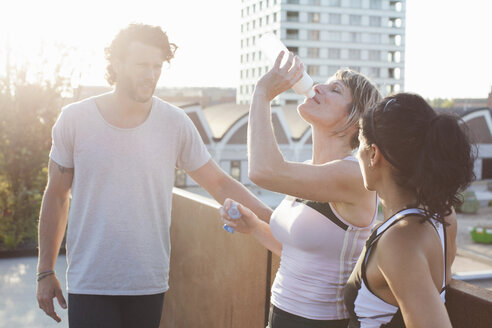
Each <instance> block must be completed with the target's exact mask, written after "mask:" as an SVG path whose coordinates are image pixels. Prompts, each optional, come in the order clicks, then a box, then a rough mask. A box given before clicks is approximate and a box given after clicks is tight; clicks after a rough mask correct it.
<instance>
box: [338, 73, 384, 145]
mask: <svg viewBox="0 0 492 328" xmlns="http://www.w3.org/2000/svg"><path fill="white" fill-rule="evenodd" d="M333 78H334V79H335V80H339V81H341V82H342V83H343V84H344V85H345V86H346V87H348V88H349V89H350V91H351V92H352V103H351V104H350V107H349V116H348V119H347V124H346V125H345V127H344V129H343V130H342V131H340V132H343V131H345V130H347V129H349V128H350V127H352V126H354V125H355V124H358V123H359V119H360V118H361V117H362V114H364V112H365V111H368V110H369V109H371V108H372V107H374V106H376V104H377V103H379V102H380V101H381V100H382V96H381V93H379V90H378V89H377V87H376V86H375V85H374V84H373V83H372V82H371V81H370V80H369V78H368V77H366V76H365V75H363V74H361V73H359V72H356V71H354V70H351V69H349V68H343V69H339V70H338V71H337V72H336V73H335V75H334V76H333ZM350 146H351V147H352V149H355V148H357V147H358V146H359V139H358V134H357V133H355V134H354V135H353V136H352V137H351V139H350Z"/></svg>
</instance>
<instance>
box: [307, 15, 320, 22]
mask: <svg viewBox="0 0 492 328" xmlns="http://www.w3.org/2000/svg"><path fill="white" fill-rule="evenodd" d="M308 21H309V23H316V24H317V23H319V21H320V15H319V13H308Z"/></svg>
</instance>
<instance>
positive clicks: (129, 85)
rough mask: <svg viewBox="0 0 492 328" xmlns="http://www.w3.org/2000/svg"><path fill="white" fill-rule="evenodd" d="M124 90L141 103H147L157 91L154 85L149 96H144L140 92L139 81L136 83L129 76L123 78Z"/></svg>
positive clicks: (122, 85) (122, 86)
mask: <svg viewBox="0 0 492 328" xmlns="http://www.w3.org/2000/svg"><path fill="white" fill-rule="evenodd" d="M120 85H121V88H122V91H123V92H124V94H125V95H127V96H128V98H130V99H133V100H134V101H136V102H139V103H146V102H147V101H149V100H150V99H151V98H152V96H153V95H154V91H155V85H153V86H152V92H151V93H150V95H149V96H142V95H139V93H138V86H139V84H138V83H134V82H133V80H132V79H129V78H123V80H122V81H121V83H120Z"/></svg>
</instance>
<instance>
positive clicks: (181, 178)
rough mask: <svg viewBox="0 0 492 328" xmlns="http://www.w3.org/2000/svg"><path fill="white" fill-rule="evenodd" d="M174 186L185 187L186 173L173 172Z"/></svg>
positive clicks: (178, 170) (179, 170)
mask: <svg viewBox="0 0 492 328" xmlns="http://www.w3.org/2000/svg"><path fill="white" fill-rule="evenodd" d="M174 185H175V186H176V187H186V172H185V171H184V170H182V169H176V170H175V171H174Z"/></svg>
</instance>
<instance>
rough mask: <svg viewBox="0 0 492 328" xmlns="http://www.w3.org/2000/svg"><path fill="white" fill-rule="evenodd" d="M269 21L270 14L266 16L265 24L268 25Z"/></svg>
mask: <svg viewBox="0 0 492 328" xmlns="http://www.w3.org/2000/svg"><path fill="white" fill-rule="evenodd" d="M269 22H270V16H266V17H265V24H266V25H268V23H269Z"/></svg>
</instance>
